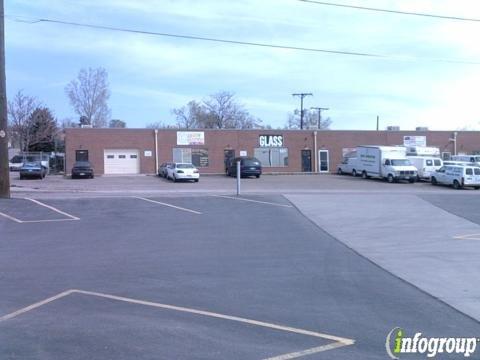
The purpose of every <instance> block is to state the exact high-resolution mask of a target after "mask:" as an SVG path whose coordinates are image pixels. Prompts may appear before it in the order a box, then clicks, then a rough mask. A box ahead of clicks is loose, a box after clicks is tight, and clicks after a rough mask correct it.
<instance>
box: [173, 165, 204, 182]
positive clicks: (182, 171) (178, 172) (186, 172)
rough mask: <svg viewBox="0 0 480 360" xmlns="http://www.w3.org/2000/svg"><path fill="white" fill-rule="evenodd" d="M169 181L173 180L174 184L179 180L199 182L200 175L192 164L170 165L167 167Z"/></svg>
mask: <svg viewBox="0 0 480 360" xmlns="http://www.w3.org/2000/svg"><path fill="white" fill-rule="evenodd" d="M167 179H172V180H173V181H174V182H176V181H179V180H193V181H195V182H198V181H199V180H200V173H199V171H198V169H197V168H196V167H195V166H194V165H193V164H191V163H170V165H168V166H167Z"/></svg>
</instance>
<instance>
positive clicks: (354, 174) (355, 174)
mask: <svg viewBox="0 0 480 360" xmlns="http://www.w3.org/2000/svg"><path fill="white" fill-rule="evenodd" d="M352 176H353V177H355V176H357V170H355V169H353V170H352Z"/></svg>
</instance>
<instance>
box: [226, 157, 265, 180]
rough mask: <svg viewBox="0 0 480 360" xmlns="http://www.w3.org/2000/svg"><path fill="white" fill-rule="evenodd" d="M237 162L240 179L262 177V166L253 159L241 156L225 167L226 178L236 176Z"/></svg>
mask: <svg viewBox="0 0 480 360" xmlns="http://www.w3.org/2000/svg"><path fill="white" fill-rule="evenodd" d="M237 161H240V177H247V176H255V177H256V178H257V179H258V178H259V177H260V175H262V164H261V162H260V161H259V160H258V159H257V158H254V157H247V156H241V157H236V158H234V159H232V160H231V161H230V163H229V164H228V167H227V176H237Z"/></svg>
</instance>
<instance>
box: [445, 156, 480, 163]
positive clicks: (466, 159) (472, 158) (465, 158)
mask: <svg viewBox="0 0 480 360" xmlns="http://www.w3.org/2000/svg"><path fill="white" fill-rule="evenodd" d="M452 160H453V161H462V162H469V163H475V165H480V155H453V156H452Z"/></svg>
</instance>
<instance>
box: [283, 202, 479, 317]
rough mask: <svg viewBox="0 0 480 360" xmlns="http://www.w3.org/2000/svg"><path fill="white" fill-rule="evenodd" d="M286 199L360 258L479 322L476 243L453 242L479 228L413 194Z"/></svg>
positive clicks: (459, 240)
mask: <svg viewBox="0 0 480 360" xmlns="http://www.w3.org/2000/svg"><path fill="white" fill-rule="evenodd" d="M286 197H287V198H288V200H290V201H291V202H292V203H293V204H294V205H295V206H296V207H297V208H298V209H299V210H300V211H301V212H302V213H303V214H304V215H305V216H307V217H308V218H310V219H311V220H312V221H313V222H315V223H316V224H317V225H318V226H320V227H321V228H323V229H324V230H325V231H327V232H328V233H330V234H331V235H333V236H334V237H336V238H337V239H338V240H339V241H341V242H343V243H345V244H346V245H347V246H348V247H350V248H352V249H354V250H355V251H357V252H358V253H359V254H361V255H363V256H365V257H366V258H368V259H370V260H371V261H373V262H375V263H376V264H378V265H379V266H381V267H382V268H384V269H386V270H387V271H389V272H391V273H393V274H394V275H396V276H398V277H400V278H402V279H404V280H405V281H407V282H409V283H411V284H413V285H415V286H416V287H418V288H420V289H422V290H423V291H425V292H427V293H429V294H431V295H432V296H434V297H436V298H438V299H441V300H442V301H444V302H446V303H448V304H450V305H451V306H453V307H455V308H456V309H458V310H460V311H461V312H463V313H465V314H467V315H469V316H471V317H473V318H475V319H477V320H480V305H479V304H480V288H479V287H478V286H477V284H478V279H479V278H480V261H479V259H480V240H475V239H468V238H465V239H458V238H456V237H459V236H464V235H471V234H480V226H479V225H477V224H475V223H473V222H470V221H468V220H465V219H464V218H461V217H458V216H455V215H452V214H451V213H449V212H447V211H444V210H442V209H440V208H438V207H436V206H434V205H432V204H430V203H429V202H427V201H425V200H423V199H421V198H419V197H417V196H415V195H387V194H384V195H380V194H370V195H362V194H349V195H341V194H335V195H333V194H332V195H316V194H309V195H298V194H290V195H286ZM477 237H478V238H480V235H478V236H477ZM385 291H388V289H385Z"/></svg>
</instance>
